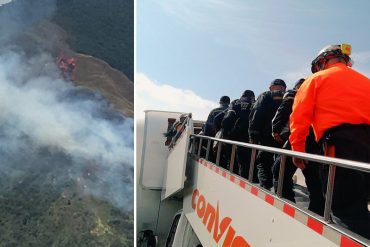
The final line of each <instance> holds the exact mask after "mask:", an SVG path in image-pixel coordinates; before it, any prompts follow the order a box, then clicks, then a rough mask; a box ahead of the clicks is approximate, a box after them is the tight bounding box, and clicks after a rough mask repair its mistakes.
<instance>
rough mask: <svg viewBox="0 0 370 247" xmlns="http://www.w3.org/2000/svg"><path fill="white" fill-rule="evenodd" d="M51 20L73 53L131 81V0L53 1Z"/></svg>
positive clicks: (132, 58) (132, 32)
mask: <svg viewBox="0 0 370 247" xmlns="http://www.w3.org/2000/svg"><path fill="white" fill-rule="evenodd" d="M53 20H54V22H56V23H57V24H58V25H60V26H61V27H62V28H64V29H65V30H66V31H67V33H68V35H69V40H68V42H69V44H70V45H71V47H72V48H73V49H74V50H75V51H77V52H80V53H85V54H89V55H92V56H94V57H98V58H100V59H102V60H104V61H106V62H107V63H109V64H110V65H111V66H112V67H114V68H116V69H118V70H120V71H122V72H123V73H124V74H125V75H126V76H127V77H128V78H129V79H130V80H131V81H133V79H134V1H133V0H105V1H101V0H57V10H56V13H55V15H54V18H53Z"/></svg>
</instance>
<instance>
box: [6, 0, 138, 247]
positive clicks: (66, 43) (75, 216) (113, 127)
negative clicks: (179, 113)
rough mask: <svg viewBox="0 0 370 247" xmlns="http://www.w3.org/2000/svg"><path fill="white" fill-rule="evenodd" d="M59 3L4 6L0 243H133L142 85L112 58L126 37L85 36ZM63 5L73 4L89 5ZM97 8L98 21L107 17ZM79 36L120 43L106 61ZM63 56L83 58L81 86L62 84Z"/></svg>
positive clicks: (61, 246)
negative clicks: (136, 124) (137, 106)
mask: <svg viewBox="0 0 370 247" xmlns="http://www.w3.org/2000/svg"><path fill="white" fill-rule="evenodd" d="M61 2H63V3H64V4H66V5H64V4H63V3H61ZM86 2H87V1H86ZM89 2H90V1H89ZM91 2H93V1H91ZM118 2H119V1H117V2H114V1H112V2H111V3H110V7H112V6H113V4H117V3H118ZM53 3H54V0H47V1H44V0H14V1H13V2H12V3H10V4H9V5H4V7H0V31H1V36H0V92H1V93H2V97H1V98H0V101H1V103H0V105H1V107H2V110H1V111H0V136H1V137H2V138H0V178H1V179H0V247H3V246H4V247H11V246H14V247H26V246H27V247H31V246H34V247H39V246H54V247H74V246H76V247H84V246H86V247H94V246H102V247H105V246H111V247H121V246H133V245H134V236H133V233H134V232H133V227H134V216H133V215H134V214H133V176H134V169H133V154H132V153H133V127H132V119H131V118H132V117H133V116H134V102H133V101H134V96H133V95H134V84H133V82H132V81H131V80H130V79H129V78H127V77H126V75H125V74H124V73H123V72H122V70H121V69H120V70H119V66H114V67H115V68H113V67H112V66H113V63H112V62H111V61H112V60H110V61H105V60H103V59H107V60H109V59H111V58H113V60H116V61H119V60H120V56H121V55H122V53H121V51H119V52H117V50H114V49H118V48H117V46H116V47H115V46H112V42H117V44H118V47H120V44H119V38H120V37H118V36H117V37H112V39H109V38H108V39H106V40H108V41H109V42H110V43H109V42H108V43H104V42H103V41H101V40H99V39H98V38H97V39H95V38H94V37H91V36H89V35H86V36H84V35H85V33H84V32H83V31H84V30H85V29H84V30H82V29H79V28H80V27H81V26H80V27H79V28H77V26H79V25H82V27H83V26H84V24H83V23H82V22H81V23H79V22H72V26H69V28H66V29H64V28H62V27H61V26H59V25H58V24H56V23H55V22H56V21H57V19H58V18H59V19H58V20H59V21H61V20H63V18H62V17H61V15H60V13H61V12H58V11H57V9H55V8H54V5H53ZM55 3H56V5H55V6H61V7H60V8H61V9H63V8H64V7H68V3H69V4H70V7H71V10H72V9H74V7H73V6H75V5H74V4H77V3H81V1H74V0H63V1H58V2H55ZM44 5H45V8H44ZM80 6H83V5H80ZM95 6H96V5H95ZM101 6H103V7H102V9H104V8H105V7H104V4H101ZM5 7H6V8H5ZM86 8H87V9H86V13H88V15H90V17H91V15H92V16H94V14H95V13H94V12H93V11H92V10H93V9H94V8H92V9H90V10H88V6H86ZM118 9H119V8H118ZM65 10H66V9H65ZM54 11H55V12H54ZM80 11H81V9H80ZM95 11H96V15H95V16H94V18H95V20H96V22H100V20H103V19H104V18H105V17H104V15H103V16H102V17H101V18H102V19H99V18H100V14H99V10H98V9H95ZM81 12H83V11H81ZM50 13H55V14H56V16H54V17H55V19H54V17H53V16H52V15H50ZM114 13H115V14H118V13H117V12H114ZM132 14H133V13H132ZM57 15H59V17H58V16H57ZM82 15H83V14H81V16H82ZM67 19H68V18H66V19H65V20H67ZM83 20H84V22H86V21H87V20H89V19H88V18H87V17H86V18H83ZM109 21H112V22H110V24H109V23H105V24H104V25H116V24H117V23H114V21H117V20H116V19H115V18H111V19H109ZM73 24H76V26H73ZM85 25H86V30H89V28H88V27H87V26H89V24H86V23H85ZM93 25H94V26H99V25H98V24H96V23H93ZM67 26H68V25H67ZM64 27H66V26H64ZM75 28H76V29H75ZM73 30H78V31H76V32H74V31H73ZM90 31H91V29H90ZM87 33H89V32H87ZM79 34H81V35H82V36H81V37H79V36H78V35H79ZM90 34H91V33H90ZM105 35H113V34H112V33H110V34H108V33H106V34H105ZM76 37H77V38H76ZM115 38H117V40H114V39H115ZM131 38H132V39H133V36H132V37H131ZM74 40H81V41H82V40H83V41H84V42H87V43H82V44H81V46H82V47H86V48H88V47H89V46H91V47H95V48H94V49H93V50H99V49H100V51H102V50H104V49H105V48H106V47H105V45H107V44H108V46H109V47H112V48H114V49H113V50H110V49H109V47H108V48H107V51H108V52H107V54H109V55H108V57H104V55H101V54H100V55H99V54H91V53H89V50H83V49H78V48H76V47H78V45H76V43H73V42H74ZM88 41H89V42H88ZM97 43H99V44H97ZM103 43H104V44H103ZM75 49H76V50H75ZM123 52H126V51H123ZM131 52H132V53H133V51H131ZM60 54H66V55H68V56H71V57H74V58H75V59H76V69H75V71H74V80H73V82H69V81H67V82H66V81H63V80H61V78H62V77H61V74H60V71H59V70H58V69H57V67H56V61H57V56H59V55H60ZM127 54H128V53H127ZM94 55H95V56H99V58H98V57H95V56H94ZM111 65H112V66H111ZM124 68H127V67H125V66H124ZM132 74H133V61H132ZM127 117H130V118H127Z"/></svg>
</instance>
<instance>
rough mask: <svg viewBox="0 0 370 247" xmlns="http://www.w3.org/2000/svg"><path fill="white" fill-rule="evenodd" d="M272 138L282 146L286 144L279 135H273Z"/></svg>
mask: <svg viewBox="0 0 370 247" xmlns="http://www.w3.org/2000/svg"><path fill="white" fill-rule="evenodd" d="M272 137H273V138H274V140H275V141H277V142H278V143H280V144H284V140H283V139H282V138H281V136H280V134H279V133H275V132H273V133H272Z"/></svg>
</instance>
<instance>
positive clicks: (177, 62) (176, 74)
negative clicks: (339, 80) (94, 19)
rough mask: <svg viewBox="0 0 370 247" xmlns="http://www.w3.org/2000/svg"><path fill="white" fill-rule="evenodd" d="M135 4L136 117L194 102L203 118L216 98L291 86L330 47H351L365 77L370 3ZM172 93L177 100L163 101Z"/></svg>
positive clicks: (157, 0) (369, 65)
mask: <svg viewBox="0 0 370 247" xmlns="http://www.w3.org/2000/svg"><path fill="white" fill-rule="evenodd" d="M136 6H137V8H136V11H137V12H136V20H137V22H136V68H137V69H136V70H137V78H136V83H137V84H136V85H137V89H136V95H137V99H136V104H137V105H138V107H139V109H137V110H139V111H142V110H143V109H147V108H151V109H155V108H158V109H162V110H165V109H169V110H178V111H189V110H188V109H183V108H187V107H192V105H193V103H194V100H195V99H197V100H196V102H197V104H198V107H197V106H195V109H196V108H202V109H203V108H204V109H203V111H202V112H200V113H199V116H200V118H204V114H206V113H205V112H207V111H208V110H209V109H210V108H212V107H213V106H215V105H216V103H217V102H218V99H219V98H220V96H221V95H229V96H230V97H231V98H232V99H234V98H238V97H239V96H240V94H241V93H242V92H243V91H244V90H245V89H252V90H253V91H254V92H255V93H256V94H257V95H258V94H260V93H262V92H263V91H266V90H267V89H268V86H269V83H270V82H271V81H272V80H273V79H275V78H281V79H284V80H285V81H286V83H287V84H288V86H292V85H293V84H294V82H295V81H296V80H297V79H299V78H301V77H306V76H308V75H309V74H310V63H311V61H312V60H313V59H314V58H315V55H316V54H317V52H318V51H319V50H320V49H321V48H322V47H323V46H325V45H328V44H340V43H342V42H346V43H349V44H351V45H352V51H353V55H352V59H353V60H354V61H355V64H354V68H355V69H356V70H358V71H360V72H362V73H364V74H366V75H367V76H368V77H369V76H370V46H369V41H370V15H369V11H370V1H368V0H356V1H341V0H337V1H319V0H311V1H293V0H292V1H272V0H271V1H262V0H261V1H248V0H228V1H226V0H225V1H221V0H198V1H194V0H176V1H171V0H138V1H137V5H136ZM150 87H154V88H155V89H158V92H157V91H156V90H155V89H154V88H152V89H151V90H147V89H146V88H150ZM172 90H175V91H176V92H177V93H178V94H179V95H177V96H176V97H175V99H171V102H166V98H171V97H172V95H171V94H172V93H173V92H174V91H172ZM161 92H163V93H161ZM153 93H156V94H158V93H159V94H160V95H153ZM181 93H184V95H182V94H181ZM180 95H182V96H183V97H180ZM176 99H178V100H186V101H189V102H188V104H186V103H185V102H182V103H181V102H180V103H179V105H177V104H176V102H174V101H176ZM180 105H181V106H180ZM195 111H196V110H195ZM137 113H139V112H137ZM139 115H140V113H139Z"/></svg>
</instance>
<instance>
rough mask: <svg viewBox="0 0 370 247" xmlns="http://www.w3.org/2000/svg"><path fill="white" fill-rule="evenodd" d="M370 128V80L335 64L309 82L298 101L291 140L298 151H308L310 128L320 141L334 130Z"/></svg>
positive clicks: (293, 116)
mask: <svg viewBox="0 0 370 247" xmlns="http://www.w3.org/2000/svg"><path fill="white" fill-rule="evenodd" d="M344 123H349V124H370V79H369V78H367V77H366V76H364V75H362V74H360V73H358V72H356V71H354V70H353V69H351V68H349V67H347V66H346V65H345V64H342V63H335V64H333V65H331V66H329V68H327V69H325V70H322V71H319V72H317V73H315V74H313V75H311V76H310V77H308V78H307V79H306V81H305V82H304V83H303V84H302V86H301V87H300V88H299V90H298V92H297V95H296V97H295V99H294V104H293V112H292V114H291V116H290V130H291V135H290V137H289V140H290V143H291V144H292V149H293V150H294V151H300V152H304V151H305V141H306V136H307V135H308V129H309V126H310V125H312V127H313V130H314V133H315V137H316V141H319V140H320V138H321V137H322V135H323V134H324V132H325V131H326V130H328V129H330V128H332V127H335V126H338V125H341V124H344Z"/></svg>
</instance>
